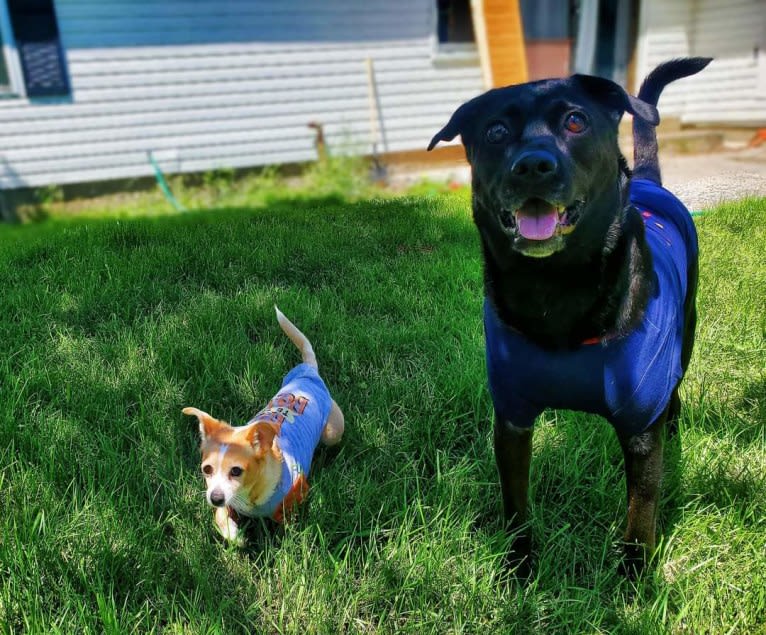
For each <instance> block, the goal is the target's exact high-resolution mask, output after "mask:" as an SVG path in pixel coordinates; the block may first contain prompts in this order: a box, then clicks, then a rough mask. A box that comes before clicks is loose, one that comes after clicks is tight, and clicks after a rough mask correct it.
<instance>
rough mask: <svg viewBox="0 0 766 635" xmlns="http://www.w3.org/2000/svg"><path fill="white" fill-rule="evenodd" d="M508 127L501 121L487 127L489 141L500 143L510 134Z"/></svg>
mask: <svg viewBox="0 0 766 635" xmlns="http://www.w3.org/2000/svg"><path fill="white" fill-rule="evenodd" d="M508 134H509V132H508V128H506V127H505V126H504V125H503V124H501V123H494V124H492V125H491V126H490V127H489V128H487V141H489V142H490V143H500V142H501V141H503V140H504V139H505V138H506V137H507V136H508Z"/></svg>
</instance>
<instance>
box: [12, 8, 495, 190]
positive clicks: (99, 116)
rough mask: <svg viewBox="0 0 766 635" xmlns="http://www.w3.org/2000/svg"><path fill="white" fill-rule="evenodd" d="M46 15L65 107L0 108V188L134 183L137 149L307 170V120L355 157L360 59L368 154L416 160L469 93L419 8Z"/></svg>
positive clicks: (181, 168) (193, 164)
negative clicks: (57, 41) (66, 91)
mask: <svg viewBox="0 0 766 635" xmlns="http://www.w3.org/2000/svg"><path fill="white" fill-rule="evenodd" d="M261 9H263V11H261ZM57 11H58V14H59V18H60V24H59V26H60V30H61V36H62V40H63V42H64V46H65V48H66V54H67V60H68V64H69V73H70V76H71V79H72V85H73V95H72V101H71V103H55V104H54V103H47V104H43V103H28V102H25V101H24V100H3V101H0V159H2V160H1V161H0V186H1V187H19V186H22V185H32V186H35V185H45V184H48V183H73V182H79V181H88V180H98V179H105V178H128V177H138V176H149V175H151V173H152V172H151V167H150V166H149V164H148V161H147V151H148V150H152V151H153V152H154V153H155V156H156V157H157V159H158V161H160V163H161V165H162V168H163V170H165V171H166V172H169V173H172V172H186V171H204V170H209V169H212V168H214V167H224V166H227V167H249V166H257V165H266V164H269V163H281V162H295V161H309V160H314V159H315V158H316V150H315V148H314V138H315V134H314V131H313V130H310V129H309V128H307V123H308V122H309V121H320V122H322V123H323V124H324V127H325V136H326V139H327V142H328V146H329V148H330V150H331V152H333V153H339V152H348V151H350V149H353V150H354V151H356V152H369V150H370V145H371V144H370V137H371V131H370V110H369V108H370V106H369V95H368V83H367V75H366V67H365V60H366V59H367V58H372V59H373V60H374V69H375V79H376V85H377V91H378V97H379V104H378V107H379V110H380V113H381V116H382V118H383V133H384V137H385V138H384V139H383V138H381V139H380V140H379V141H378V144H377V145H378V149H379V150H382V149H387V150H389V151H400V150H413V149H423V148H425V146H426V145H427V143H428V141H429V140H430V138H431V136H432V135H433V133H434V132H435V131H436V130H438V129H439V128H440V127H441V126H443V125H444V123H445V122H446V121H447V119H448V118H449V116H450V114H451V113H452V112H453V111H454V109H455V108H456V107H457V106H459V105H460V104H461V103H463V102H465V101H467V100H468V99H470V98H472V97H474V96H475V95H476V94H478V93H480V92H482V90H483V83H482V76H481V70H480V68H479V65H478V63H475V64H474V65H472V66H466V65H462V66H452V67H451V66H449V65H439V66H435V65H434V63H433V60H432V57H433V54H434V50H433V36H432V32H431V30H432V28H433V18H434V11H435V5H434V3H433V2H432V1H431V0H396V1H395V2H389V3H385V4H380V5H369V6H368V5H362V4H351V3H348V2H342V1H339V0H321V1H320V0H307V1H306V2H303V1H300V2H299V1H297V0H285V1H284V2H279V1H276V0H270V1H267V2H264V1H258V2H256V1H252V2H251V1H250V0H219V1H218V2H216V1H214V0H189V1H188V2H187V1H186V0H184V1H180V0H165V1H164V2H155V1H154V0H151V1H149V2H143V1H142V0H136V1H135V2H133V1H131V2H128V1H127V0H125V1H120V0H110V2H100V1H99V0H60V1H59V2H57ZM212 27H215V28H212ZM304 36H305V39H302V38H304ZM309 36H310V37H309ZM229 37H231V38H232V39H231V40H228V41H227V40H226V39H225V38H229ZM240 38H242V39H241V40H240ZM174 42H175V43H177V44H173V43H174ZM384 142H385V143H384Z"/></svg>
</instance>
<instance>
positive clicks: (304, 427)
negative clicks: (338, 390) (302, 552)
mask: <svg viewBox="0 0 766 635" xmlns="http://www.w3.org/2000/svg"><path fill="white" fill-rule="evenodd" d="M331 408H332V397H331V396H330V391H329V390H328V389H327V386H325V383H324V381H322V378H321V377H320V376H319V372H318V371H317V369H316V368H315V367H314V366H311V365H310V364H299V365H298V366H296V367H295V368H293V369H292V370H291V371H290V372H289V373H287V375H286V376H285V379H284V381H283V382H282V387H281V388H280V390H279V393H278V394H277V395H276V396H275V397H274V398H273V399H272V400H271V401H270V402H269V403H268V404H267V406H266V407H265V408H264V409H263V410H261V411H260V412H259V413H258V414H257V415H255V417H253V418H252V419H251V420H250V421H249V422H248V423H255V422H256V421H267V422H269V423H277V424H279V425H280V432H279V436H278V438H279V448H280V450H281V451H282V457H283V459H284V460H283V461H282V476H281V478H280V480H279V484H278V485H277V489H276V490H275V491H274V494H273V495H272V496H271V498H269V500H268V501H266V502H265V503H264V504H263V505H259V506H257V507H256V508H255V509H253V510H252V512H251V514H252V515H253V516H262V517H263V516H267V517H270V518H273V519H274V520H277V521H279V522H282V520H283V516H284V514H285V513H286V512H289V511H290V508H291V507H292V506H293V505H294V504H296V503H299V502H300V501H301V500H302V499H303V497H304V496H305V495H306V493H307V491H308V482H307V480H306V479H308V475H309V470H310V469H311V459H312V457H313V456H314V450H315V449H316V447H317V445H318V444H319V439H320V437H321V435H322V430H323V429H324V426H325V423H326V422H327V417H328V416H329V414H330V409H331ZM283 502H284V505H283V504H282V503H283Z"/></svg>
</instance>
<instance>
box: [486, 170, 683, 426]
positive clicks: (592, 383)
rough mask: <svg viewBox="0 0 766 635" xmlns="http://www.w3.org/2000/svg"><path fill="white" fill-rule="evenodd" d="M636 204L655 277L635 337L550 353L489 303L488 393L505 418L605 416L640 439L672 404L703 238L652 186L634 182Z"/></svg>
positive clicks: (526, 421)
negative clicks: (547, 411)
mask: <svg viewBox="0 0 766 635" xmlns="http://www.w3.org/2000/svg"><path fill="white" fill-rule="evenodd" d="M630 201H631V203H632V204H633V205H634V206H635V207H636V208H637V209H638V210H639V211H640V212H641V215H642V217H643V219H644V226H645V229H646V241H647V244H648V246H649V249H650V251H651V253H652V258H653V261H654V272H655V279H654V285H653V290H652V294H651V297H650V299H649V303H648V305H647V307H646V311H645V313H644V317H643V320H642V321H641V323H640V324H639V325H638V326H637V327H636V328H635V329H634V330H633V331H632V332H630V333H629V334H627V335H626V336H624V337H622V338H620V339H614V340H606V341H604V342H598V343H596V344H583V345H581V346H579V347H578V348H576V349H573V350H562V351H547V350H544V349H542V348H540V347H539V346H537V345H536V344H534V343H532V342H530V341H529V340H527V339H526V338H525V337H524V336H523V335H521V334H519V333H517V332H514V331H512V330H510V329H508V328H506V327H505V326H504V325H502V324H501V323H500V321H499V319H498V318H497V315H496V313H495V310H494V308H493V307H492V305H491V303H490V302H489V300H488V299H485V301H484V332H485V339H486V355H487V371H488V376H489V388H490V393H491V395H492V401H493V404H494V407H495V411H496V412H497V414H498V416H499V417H500V418H501V419H503V420H507V421H509V422H511V423H512V424H513V425H514V426H517V427H521V428H528V427H531V426H532V425H534V422H535V419H536V417H537V416H538V415H539V414H540V413H541V412H542V411H543V409H544V408H566V409H570V410H581V411H584V412H590V413H593V414H598V415H601V416H603V417H605V418H606V419H607V420H608V421H609V422H610V423H611V424H612V425H613V426H615V428H616V429H617V430H618V431H619V432H621V433H625V434H630V435H634V434H639V433H641V432H643V431H644V430H646V428H648V427H649V426H650V425H651V424H652V423H653V422H654V421H655V420H656V419H657V417H659V416H660V414H661V413H662V412H663V410H664V409H665V407H666V406H667V405H668V402H669V401H670V397H671V394H672V392H673V389H674V388H675V386H676V384H678V382H679V381H680V379H681V377H682V375H683V371H682V368H681V350H682V343H683V327H684V299H685V297H686V285H687V272H688V270H689V267H690V264H691V263H692V262H693V259H694V258H696V254H697V231H696V229H695V227H694V223H693V221H692V219H691V216H690V214H689V212H688V210H687V209H686V207H684V205H683V203H681V202H680V201H679V200H678V199H677V198H676V197H675V196H673V195H672V194H671V193H670V192H668V191H667V190H666V189H664V188H662V187H661V186H659V185H656V184H655V183H653V182H651V181H647V180H635V181H633V182H632V183H631V186H630Z"/></svg>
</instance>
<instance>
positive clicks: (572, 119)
mask: <svg viewBox="0 0 766 635" xmlns="http://www.w3.org/2000/svg"><path fill="white" fill-rule="evenodd" d="M564 127H565V128H566V129H567V130H569V132H574V133H579V132H582V131H583V130H585V128H587V127H588V122H587V121H586V120H585V115H582V114H580V113H579V112H570V113H569V114H568V115H567V116H566V119H564Z"/></svg>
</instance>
